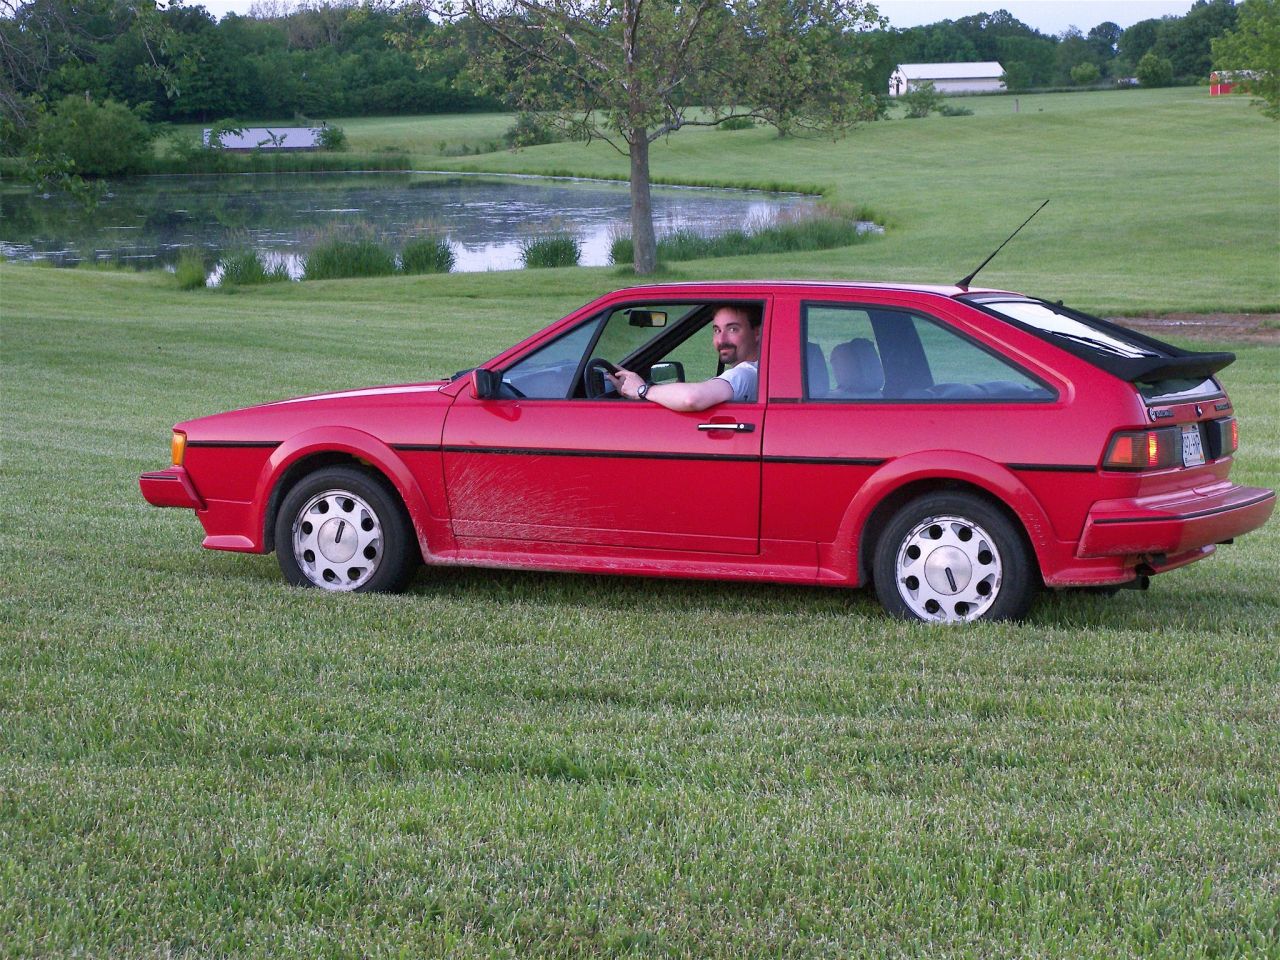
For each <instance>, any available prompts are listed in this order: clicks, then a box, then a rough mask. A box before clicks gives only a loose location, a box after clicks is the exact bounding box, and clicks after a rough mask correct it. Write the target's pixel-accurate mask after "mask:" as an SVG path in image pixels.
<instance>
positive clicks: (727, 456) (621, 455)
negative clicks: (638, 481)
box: [440, 446, 760, 461]
mask: <svg viewBox="0 0 1280 960" xmlns="http://www.w3.org/2000/svg"><path fill="white" fill-rule="evenodd" d="M440 449H441V450H443V451H444V452H445V453H483V454H494V455H498V456H507V455H514V456H525V457H596V458H599V459H602V460H603V459H609V460H741V461H756V460H759V459H760V458H759V457H757V456H750V455H743V454H731V453H669V452H666V451H655V450H553V449H544V448H541V447H465V446H444V447H441V448H440Z"/></svg>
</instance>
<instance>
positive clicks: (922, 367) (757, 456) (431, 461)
mask: <svg viewBox="0 0 1280 960" xmlns="http://www.w3.org/2000/svg"><path fill="white" fill-rule="evenodd" d="M724 305H740V306H745V307H748V308H750V309H751V310H752V311H754V313H755V315H756V316H757V317H760V318H762V326H761V328H760V358H759V383H758V392H757V395H756V397H755V399H754V401H751V402H737V403H734V402H728V403H722V404H720V405H719V406H715V407H712V408H710V409H708V410H704V411H702V412H699V413H681V412H675V411H673V410H670V409H667V408H665V407H663V406H661V405H659V404H657V403H653V402H649V401H647V400H638V401H637V400H627V399H624V398H623V397H621V396H620V395H618V393H617V392H616V391H615V389H614V387H613V384H612V382H611V381H610V379H609V378H608V377H606V376H604V375H603V374H604V371H605V370H606V369H612V364H614V363H616V364H618V365H620V366H623V367H625V368H626V369H628V370H631V371H635V372H637V373H639V374H640V375H641V376H643V377H645V378H646V380H648V381H649V382H652V383H666V382H676V381H685V382H692V381H698V380H702V379H705V378H709V377H712V376H715V375H717V374H718V373H719V372H720V370H721V367H720V364H719V361H718V356H717V352H716V350H715V349H714V348H713V343H712V334H711V321H712V317H713V315H714V313H715V312H716V310H717V309H718V308H719V307H721V306H724ZM1233 359H1234V357H1233V356H1232V355H1231V354H1229V353H1194V352H1189V351H1186V350H1182V349H1180V348H1178V347H1175V346H1172V345H1170V344H1167V343H1162V342H1161V341H1159V340H1155V339H1152V338H1151V337H1147V336H1143V335H1142V334H1139V333H1135V332H1133V331H1131V330H1128V329H1125V328H1123V327H1121V326H1117V325H1115V324H1112V323H1108V322H1106V321H1104V320H1100V319H1097V318H1095V317H1091V316H1088V315H1086V314H1083V313H1080V312H1078V311H1075V310H1070V309H1067V308H1065V307H1062V306H1060V305H1058V304H1054V303H1049V302H1046V301H1043V300H1038V299H1035V298H1032V297H1027V296H1023V295H1021V294H1017V293H1009V292H1005V291H1000V290H991V289H969V288H965V287H955V286H919V285H905V284H873V283H830V282H812V283H806V282H741V283H684V284H664V285H655V286H641V287H633V288H631V289H626V290H620V291H617V292H615V293H611V294H608V295H607V296H604V297H601V298H600V299H598V300H596V301H594V302H592V303H589V304H587V305H586V306H584V307H582V308H581V309H580V310H577V311H575V312H574V313H572V314H570V315H569V316H567V317H565V318H564V319H562V320H560V321H558V322H557V323H554V324H552V325H551V326H550V327H548V328H546V329H545V330H543V331H542V332H540V333H537V334H534V335H533V336H532V337H529V338H528V339H527V340H525V341H523V342H522V343H519V344H517V345H516V346H514V347H512V348H510V349H509V350H506V351H505V352H503V353H501V354H499V355H498V356H497V357H495V358H493V359H492V360H490V361H488V362H486V363H484V364H482V365H481V366H479V367H477V368H475V369H474V370H469V371H464V372H462V373H459V374H455V375H454V376H453V377H451V378H450V379H447V380H436V381H431V382H426V383H414V384H407V385H403V386H387V387H374V388H370V389H362V390H343V391H341V392H338V393H327V394H320V395H317V396H311V397H301V398H298V399H294V400H284V401H281V402H278V403H269V404H266V405H263V406H258V407H251V408H248V409H244V410H237V411H233V412H230V413H222V414H217V415H215V416H210V417H202V418H200V419H198V420H189V421H187V422H185V423H179V424H178V425H177V426H176V427H175V428H174V431H173V447H172V450H173V465H172V466H171V467H169V468H168V469H167V470H162V471H159V472H155V473H145V474H143V475H142V477H141V486H142V493H143V496H145V497H146V499H147V501H148V502H150V503H152V504H155V505H156V506H162V507H186V508H188V509H192V510H195V511H196V516H197V517H199V519H200V522H201V524H202V525H203V526H204V529H205V533H206V534H207V536H206V537H205V539H204V546H206V547H209V548H211V549H215V550H238V551H245V552H250V553H269V552H270V551H272V550H275V551H276V554H277V556H278V558H279V563H280V567H281V569H282V570H283V571H284V575H285V577H286V578H287V579H288V580H289V581H290V582H292V583H294V584H298V585H300V586H314V587H319V588H321V589H324V590H398V589H401V588H403V587H404V586H405V585H406V584H407V583H408V581H409V579H410V577H411V576H412V574H413V572H414V570H415V568H416V566H417V565H418V564H419V563H426V564H466V565H471V566H489V567H519V568H538V569H545V570H561V571H578V572H594V573H611V574H616V573H630V574H641V575H646V576H660V577H696V578H708V579H734V580H767V581H777V582H790V583H806V584H830V585H833V586H848V587H856V586H859V585H863V584H867V583H874V585H875V589H876V592H877V594H878V596H879V598H880V601H881V602H882V604H883V605H884V606H885V608H886V609H887V610H888V611H889V612H890V613H891V614H894V615H896V616H900V617H906V618H917V619H920V620H926V621H940V622H957V621H969V620H977V619H997V618H1018V617H1021V616H1023V615H1024V614H1025V613H1026V612H1027V610H1028V608H1029V606H1030V604H1031V602H1032V600H1033V598H1034V595H1035V593H1036V591H1037V590H1038V589H1039V588H1040V587H1042V586H1047V587H1076V586H1099V587H1104V586H1140V587H1141V586H1145V585H1146V583H1147V580H1148V578H1149V577H1150V576H1151V575H1153V574H1156V573H1161V572H1164V571H1166V570H1172V569H1174V568H1176V567H1180V566H1183V565H1185V564H1188V563H1191V562H1193V561H1196V560H1201V559H1204V558H1205V557H1207V556H1209V555H1210V554H1211V553H1213V552H1214V549H1215V545H1216V544H1221V543H1230V542H1231V541H1232V539H1233V538H1235V537H1238V536H1240V535H1241V534H1244V533H1247V532H1249V531H1251V530H1254V529H1256V528H1258V527H1259V526H1261V525H1262V524H1263V523H1264V522H1265V521H1266V520H1267V518H1268V517H1269V516H1270V515H1271V512H1272V510H1273V509H1274V507H1275V494H1274V493H1273V492H1272V491H1270V490H1265V489H1260V488H1255V487H1241V486H1237V485H1235V484H1233V483H1231V482H1230V481H1229V480H1228V478H1227V475H1228V473H1229V471H1230V469H1231V463H1232V455H1233V453H1234V452H1235V450H1236V448H1237V445H1238V432H1237V424H1236V419H1235V417H1234V416H1233V411H1232V406H1231V401H1230V400H1229V399H1228V397H1227V394H1226V392H1225V390H1224V389H1223V387H1222V384H1221V383H1220V381H1219V380H1218V378H1217V374H1218V371H1219V370H1221V369H1222V368H1223V367H1225V366H1226V365H1227V364H1229V363H1231V362H1232V360H1233Z"/></svg>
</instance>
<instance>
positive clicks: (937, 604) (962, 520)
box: [873, 492, 1040, 623]
mask: <svg viewBox="0 0 1280 960" xmlns="http://www.w3.org/2000/svg"><path fill="white" fill-rule="evenodd" d="M873 570H874V579H875V587H876V594H877V596H878V597H879V598H880V603H881V604H882V605H883V606H884V608H885V610H887V611H888V612H889V613H890V614H892V615H893V616H895V617H899V618H902V619H906V620H922V621H925V622H928V623H965V622H969V621H973V620H1019V619H1021V618H1022V617H1024V616H1025V615H1026V613H1027V610H1028V609H1030V607H1031V602H1032V601H1033V600H1034V599H1035V594H1036V590H1037V588H1038V587H1039V583H1040V577H1039V571H1038V569H1037V568H1036V565H1035V559H1034V557H1033V556H1032V554H1031V551H1030V549H1029V548H1028V546H1027V544H1026V541H1025V540H1024V539H1023V537H1022V533H1021V531H1020V530H1019V529H1018V528H1017V527H1016V526H1015V524H1014V522H1013V521H1012V520H1010V519H1009V518H1008V517H1007V516H1006V515H1005V514H1004V513H1003V512H1002V511H1001V510H1000V509H999V508H997V507H996V506H994V505H993V504H991V503H990V502H988V501H986V500H984V499H982V498H981V497H977V496H974V495H973V494H968V493H951V492H939V493H930V494H926V495H924V496H921V497H917V498H916V499H914V500H912V501H910V502H909V503H907V504H906V505H905V506H903V507H902V508H901V509H899V510H898V512H897V513H895V514H894V515H893V518H892V519H891V520H890V521H889V523H888V525H887V526H886V527H885V528H884V531H883V532H882V533H881V535H880V538H879V540H878V541H877V543H876V548H875V558H874V567H873Z"/></svg>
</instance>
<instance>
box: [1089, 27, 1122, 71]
mask: <svg viewBox="0 0 1280 960" xmlns="http://www.w3.org/2000/svg"><path fill="white" fill-rule="evenodd" d="M1123 35H1124V31H1123V30H1121V29H1120V25H1119V24H1117V23H1112V22H1111V21H1110V20H1105V21H1103V22H1102V23H1100V24H1098V25H1097V26H1096V27H1094V28H1093V29H1091V30H1090V31H1089V33H1088V35H1087V36H1086V37H1085V39H1086V40H1088V41H1089V47H1090V49H1092V50H1093V55H1094V57H1095V62H1096V63H1099V64H1101V63H1108V62H1110V61H1111V60H1114V59H1115V57H1116V54H1117V53H1118V52H1119V49H1120V46H1119V45H1120V37H1121V36H1123Z"/></svg>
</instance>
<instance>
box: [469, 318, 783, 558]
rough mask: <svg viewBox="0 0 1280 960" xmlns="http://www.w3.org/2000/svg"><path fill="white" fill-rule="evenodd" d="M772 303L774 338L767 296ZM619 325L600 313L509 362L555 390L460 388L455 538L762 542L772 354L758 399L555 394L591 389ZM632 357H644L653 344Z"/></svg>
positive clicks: (639, 546)
mask: <svg viewBox="0 0 1280 960" xmlns="http://www.w3.org/2000/svg"><path fill="white" fill-rule="evenodd" d="M645 306H646V305H636V306H635V309H636V311H637V312H644V309H645ZM618 309H619V308H613V309H612V310H611V311H609V315H610V316H616V315H617V312H618ZM764 310H765V314H766V321H765V331H766V340H767V331H768V324H767V305H766V306H765V307H764ZM653 312H655V313H656V312H657V311H653ZM608 322H609V321H608V318H607V317H604V316H602V317H598V318H592V319H591V320H589V321H586V322H584V323H583V324H581V325H579V327H577V328H575V329H574V330H573V331H570V332H569V333H567V334H564V335H562V336H561V337H560V338H558V340H557V341H555V342H553V344H551V345H548V346H545V347H544V346H540V347H539V348H538V349H537V350H536V351H531V352H530V354H526V355H525V357H520V358H516V359H515V361H514V362H513V363H511V364H508V365H506V370H504V376H506V375H507V374H508V373H510V374H511V377H512V379H511V380H510V381H509V383H512V384H514V383H517V382H518V383H519V384H520V385H522V386H523V387H525V390H524V391H522V392H526V393H528V392H532V393H538V392H546V393H550V394H553V395H551V396H514V395H513V396H509V397H501V398H496V399H481V398H478V397H476V396H473V395H472V392H471V391H469V390H464V391H463V392H462V393H461V394H460V395H459V396H458V398H457V400H456V401H455V402H454V404H453V405H452V407H451V408H450V411H449V414H448V418H447V419H446V421H445V427H444V472H445V485H446V493H447V496H448V500H449V508H450V513H451V516H452V518H453V529H454V534H455V536H457V537H458V538H459V539H460V542H464V543H465V542H466V541H471V542H475V541H476V540H477V539H487V540H506V541H544V542H557V543H565V544H586V545H593V546H607V547H613V548H618V549H627V550H647V551H685V552H688V551H697V552H702V553H717V554H753V553H756V552H758V550H759V539H760V464H761V460H760V454H761V440H762V436H763V426H764V403H763V400H762V398H763V397H764V396H765V392H764V382H763V381H764V370H765V366H764V363H765V361H766V360H767V356H762V360H761V388H760V389H759V391H758V396H757V401H756V402H754V403H726V404H721V405H719V406H718V407H714V408H712V409H710V410H707V411H703V412H700V413H677V412H674V411H671V410H668V409H666V408H664V407H662V406H660V405H658V404H656V403H652V402H645V401H630V400H624V399H621V398H616V397H604V398H598V399H588V398H587V397H585V396H581V395H578V396H573V395H562V396H555V395H554V394H556V393H557V392H561V393H568V394H573V393H579V394H580V393H581V377H582V370H583V368H584V367H585V364H586V361H587V360H588V359H590V358H591V357H592V356H600V354H599V353H597V352H596V350H597V348H606V349H607V346H606V345H607V343H608V337H607V336H604V334H605V333H607V330H608ZM593 324H596V325H597V326H592V325H593ZM661 335H662V334H661V332H659V333H658V334H657V335H656V336H655V339H656V337H660V336H661ZM700 336H704V334H703V331H702V330H699V331H698V332H697V333H695V334H694V335H693V336H691V337H689V338H688V339H687V340H684V341H681V343H680V344H679V345H678V346H676V347H673V349H672V350H669V351H664V352H663V353H662V356H661V357H658V355H657V354H652V356H653V357H654V359H664V360H667V361H668V362H667V363H666V366H665V367H664V368H663V369H664V370H670V369H673V368H675V367H676V366H679V367H681V368H685V367H686V366H687V365H686V364H685V363H684V362H683V361H681V360H679V359H677V358H679V357H690V356H693V355H700V354H698V351H699V348H700V347H702V346H704V345H703V344H700V342H699V341H698V337H700ZM705 339H706V343H705V352H706V353H712V348H711V345H710V337H709V334H706V335H705ZM615 349H621V348H620V347H616V348H615ZM766 349H767V344H766ZM631 353H632V355H633V356H638V355H641V354H643V347H640V348H637V350H633V351H631ZM533 354H538V356H533ZM605 359H610V360H615V361H622V360H626V359H627V357H626V356H622V355H618V356H613V357H605ZM571 370H572V372H571ZM655 372H656V370H655ZM564 384H569V385H570V386H569V389H568V390H564V388H563V385H564Z"/></svg>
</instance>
